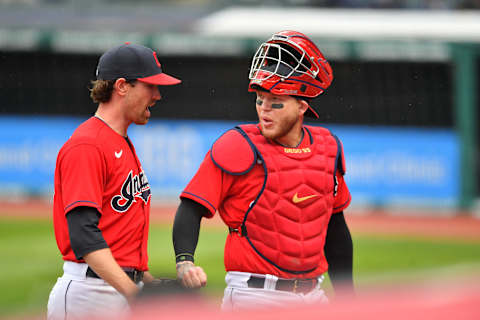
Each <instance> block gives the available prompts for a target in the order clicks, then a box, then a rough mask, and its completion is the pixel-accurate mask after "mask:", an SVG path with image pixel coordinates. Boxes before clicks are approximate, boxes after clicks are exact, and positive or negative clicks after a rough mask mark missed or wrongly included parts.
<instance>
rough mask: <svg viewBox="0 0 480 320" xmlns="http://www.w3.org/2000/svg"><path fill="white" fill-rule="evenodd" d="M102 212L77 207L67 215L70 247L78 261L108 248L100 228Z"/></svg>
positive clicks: (90, 208)
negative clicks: (88, 254)
mask: <svg viewBox="0 0 480 320" xmlns="http://www.w3.org/2000/svg"><path fill="white" fill-rule="evenodd" d="M100 216H101V215H100V212H98V210H97V209H95V208H93V207H84V206H82V207H76V208H75V209H72V210H71V211H69V212H68V213H67V223H68V233H69V235H70V245H71V246H72V250H73V253H74V254H75V257H76V258H77V259H78V260H81V259H82V258H83V256H85V255H86V254H87V253H90V252H93V251H96V250H100V249H105V248H108V245H107V242H106V241H105V239H104V238H103V235H102V232H101V231H100V229H99V228H98V222H99V220H100Z"/></svg>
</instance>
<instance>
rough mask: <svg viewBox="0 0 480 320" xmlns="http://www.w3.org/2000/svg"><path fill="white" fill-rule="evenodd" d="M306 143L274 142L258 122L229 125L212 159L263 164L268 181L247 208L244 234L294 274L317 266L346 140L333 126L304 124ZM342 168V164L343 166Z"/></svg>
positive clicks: (237, 169) (235, 167)
mask: <svg viewBox="0 0 480 320" xmlns="http://www.w3.org/2000/svg"><path fill="white" fill-rule="evenodd" d="M305 129H306V132H307V133H308V136H306V137H305V138H307V139H310V142H311V144H310V146H309V147H307V148H284V147H281V146H279V145H277V144H274V143H271V142H270V141H269V140H267V139H265V137H263V136H262V134H261V133H260V130H259V128H258V127H257V126H256V125H242V126H239V127H236V128H235V129H233V130H230V131H228V132H227V133H225V134H224V135H223V136H222V137H220V138H219V139H218V140H217V141H216V142H215V143H214V145H213V146H212V152H211V155H212V160H213V161H214V163H215V164H216V165H217V166H218V167H220V168H221V169H222V170H224V171H226V172H228V173H230V174H234V175H235V174H236V175H238V174H246V173H247V172H248V171H250V169H251V168H252V167H253V165H255V164H256V163H257V164H261V165H263V168H264V171H265V177H264V181H263V187H262V189H261V191H260V192H259V194H258V195H256V197H255V198H254V201H252V203H251V204H250V207H249V208H248V210H247V211H246V213H245V217H244V220H243V223H242V226H241V234H242V235H243V236H245V238H246V239H247V240H248V242H249V244H250V245H251V246H252V248H253V249H254V250H255V251H256V252H257V253H258V254H259V255H260V256H261V257H262V258H263V259H265V260H266V261H268V262H269V263H271V264H273V265H274V266H275V267H277V268H278V269H280V270H282V271H285V272H289V273H292V274H303V273H309V272H311V271H313V270H315V269H316V268H317V267H318V266H319V264H320V262H321V261H323V260H324V259H325V258H324V251H323V246H324V243H325V236H326V232H327V226H328V222H329V220H330V216H331V214H332V209H333V202H334V193H335V187H336V179H335V172H336V168H337V161H342V158H341V146H340V142H339V141H338V139H337V138H336V137H335V136H334V135H332V134H331V133H330V131H329V130H327V129H325V128H320V127H311V126H305ZM339 167H340V168H342V166H341V165H340V166H339Z"/></svg>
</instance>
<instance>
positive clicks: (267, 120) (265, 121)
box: [260, 117, 273, 128]
mask: <svg viewBox="0 0 480 320" xmlns="http://www.w3.org/2000/svg"><path fill="white" fill-rule="evenodd" d="M260 121H261V123H262V126H263V127H264V128H270V127H272V126H273V120H272V119H270V118H268V117H261V118H260Z"/></svg>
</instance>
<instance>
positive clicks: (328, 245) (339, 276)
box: [325, 211, 353, 289]
mask: <svg viewBox="0 0 480 320" xmlns="http://www.w3.org/2000/svg"><path fill="white" fill-rule="evenodd" d="M325 257H326V258H327V262H328V275H329V277H330V280H331V282H332V285H333V286H334V288H335V289H337V288H338V287H340V286H346V287H347V288H353V274H352V269H353V243H352V237H351V235H350V230H349V229H348V226H347V223H346V222H345V217H344V215H343V211H342V212H339V213H337V214H333V215H332V217H331V218H330V221H329V223H328V229H327V236H326V240H325Z"/></svg>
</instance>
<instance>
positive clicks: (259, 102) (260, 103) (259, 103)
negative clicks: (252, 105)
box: [255, 99, 263, 106]
mask: <svg viewBox="0 0 480 320" xmlns="http://www.w3.org/2000/svg"><path fill="white" fill-rule="evenodd" d="M255 102H256V103H257V104H258V105H259V106H261V105H262V103H263V100H260V99H257V101H255Z"/></svg>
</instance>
